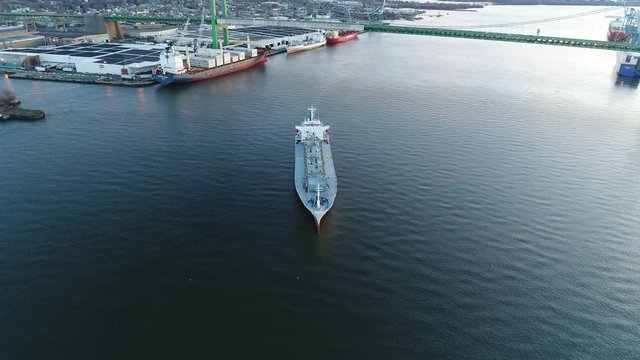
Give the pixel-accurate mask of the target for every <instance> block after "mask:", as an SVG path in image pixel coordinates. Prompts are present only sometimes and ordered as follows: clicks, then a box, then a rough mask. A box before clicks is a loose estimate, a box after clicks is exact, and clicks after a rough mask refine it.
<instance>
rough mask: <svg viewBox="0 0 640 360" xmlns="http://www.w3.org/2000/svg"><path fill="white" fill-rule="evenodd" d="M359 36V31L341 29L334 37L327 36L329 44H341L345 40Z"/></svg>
mask: <svg viewBox="0 0 640 360" xmlns="http://www.w3.org/2000/svg"><path fill="white" fill-rule="evenodd" d="M357 38H358V32H357V31H341V32H340V34H339V35H338V36H336V37H333V38H327V45H330V44H331V45H333V44H339V43H342V42H345V41H349V40H353V39H357Z"/></svg>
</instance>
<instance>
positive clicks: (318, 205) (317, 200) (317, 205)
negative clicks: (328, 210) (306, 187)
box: [316, 183, 320, 209]
mask: <svg viewBox="0 0 640 360" xmlns="http://www.w3.org/2000/svg"><path fill="white" fill-rule="evenodd" d="M316 207H317V208H318V209H320V184H319V183H318V184H317V185H316Z"/></svg>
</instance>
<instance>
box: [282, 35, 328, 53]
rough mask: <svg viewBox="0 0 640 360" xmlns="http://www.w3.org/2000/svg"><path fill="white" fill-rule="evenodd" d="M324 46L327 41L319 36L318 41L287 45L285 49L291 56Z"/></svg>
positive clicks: (311, 40)
mask: <svg viewBox="0 0 640 360" xmlns="http://www.w3.org/2000/svg"><path fill="white" fill-rule="evenodd" d="M326 44H327V39H326V38H325V37H324V36H321V37H320V38H319V39H309V40H307V41H303V42H301V43H299V44H292V45H289V46H288V47H287V53H288V54H293V53H297V52H300V51H306V50H312V49H317V48H319V47H322V46H325V45H326Z"/></svg>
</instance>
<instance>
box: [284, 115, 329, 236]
mask: <svg viewBox="0 0 640 360" xmlns="http://www.w3.org/2000/svg"><path fill="white" fill-rule="evenodd" d="M308 111H309V112H308V114H307V118H306V119H305V120H304V121H303V122H302V124H301V125H300V126H296V136H295V173H294V182H295V186H296V192H297V193H298V197H299V198H300V201H302V204H304V206H305V207H306V208H307V210H309V211H310V212H311V214H312V215H313V218H314V220H315V223H316V229H317V230H318V232H320V221H321V220H322V217H323V216H324V215H325V214H326V213H327V212H328V211H329V209H331V207H332V206H333V202H334V200H335V198H336V194H337V191H338V179H337V178H336V171H335V169H334V167H333V156H332V155H331V146H330V144H329V126H326V125H323V124H322V122H321V121H320V120H318V119H317V118H316V114H315V112H316V109H315V108H314V107H313V106H312V107H310V108H309V109H308Z"/></svg>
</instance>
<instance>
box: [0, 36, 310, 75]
mask: <svg viewBox="0 0 640 360" xmlns="http://www.w3.org/2000/svg"><path fill="white" fill-rule="evenodd" d="M206 26H207V25H204V27H203V26H202V25H200V26H191V27H185V28H184V29H182V30H179V31H163V32H155V34H153V35H154V36H153V37H152V38H151V37H149V36H148V35H147V34H145V33H144V32H140V34H139V36H145V38H142V39H141V38H137V39H126V40H123V41H126V42H110V41H109V39H108V38H104V39H102V41H81V42H74V43H69V44H64V45H60V46H53V45H43V46H25V47H11V48H7V49H1V50H0V73H3V74H7V75H8V76H9V77H12V78H21V79H32V80H52V81H66V82H81V83H94V84H111V85H121V86H146V85H151V84H154V81H153V79H152V73H153V71H154V69H156V68H157V67H158V66H159V65H160V53H161V52H162V51H163V50H164V49H165V48H166V47H167V46H168V44H174V45H175V47H176V49H177V50H179V51H181V52H186V51H193V50H195V48H203V47H211V46H212V41H211V38H210V37H206V36H202V34H203V29H204V28H206ZM208 33H210V27H209V29H208V30H207V31H206V32H205V34H208ZM317 33H318V30H316V29H306V28H296V27H278V26H248V27H241V28H235V29H231V30H230V35H229V38H230V45H229V46H227V47H225V50H228V51H230V52H233V51H235V50H236V49H237V48H238V47H242V48H244V49H245V50H246V49H247V47H249V48H252V49H260V48H262V49H264V48H267V49H281V50H284V49H285V48H286V46H288V45H289V44H291V43H295V42H299V41H302V40H303V39H305V38H308V37H309V36H312V35H314V34H317Z"/></svg>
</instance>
